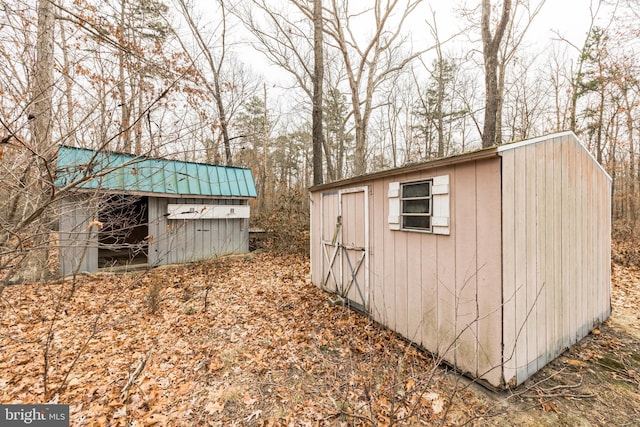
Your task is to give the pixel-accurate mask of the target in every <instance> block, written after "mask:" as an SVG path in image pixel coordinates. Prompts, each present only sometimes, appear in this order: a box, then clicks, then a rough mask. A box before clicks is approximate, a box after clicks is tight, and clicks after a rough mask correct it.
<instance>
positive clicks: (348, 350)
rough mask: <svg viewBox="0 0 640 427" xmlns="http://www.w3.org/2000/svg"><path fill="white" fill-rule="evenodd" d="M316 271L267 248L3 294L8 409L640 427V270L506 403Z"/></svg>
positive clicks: (331, 421) (127, 421) (336, 421)
mask: <svg viewBox="0 0 640 427" xmlns="http://www.w3.org/2000/svg"><path fill="white" fill-rule="evenodd" d="M308 271H309V266H308V260H307V259H305V258H302V257H278V256H274V255H270V254H266V253H262V254H252V255H247V256H239V257H229V258H223V259H218V260H214V261H210V262H206V263H197V264H191V265H186V266H180V267H167V268H158V269H154V270H151V271H148V272H138V273H127V274H99V275H94V276H91V277H87V276H85V277H81V278H78V280H77V281H76V282H75V285H74V283H73V282H72V281H66V282H64V283H52V284H47V285H43V284H39V285H21V286H12V287H10V288H7V289H6V290H5V291H4V293H3V295H2V300H1V301H0V304H1V305H0V310H1V311H0V313H1V317H0V402H2V403H42V402H58V403H67V404H70V405H71V425H73V426H81V425H89V426H93V425H111V426H148V425H158V426H164V425H168V426H169V425H174V426H206V425H224V426H226V425H243V426H244V425H247V426H254V425H255V426H262V425H287V426H289V425H291V426H298V425H301V426H305V425H309V426H315V425H364V426H368V425H381V426H383V425H391V424H394V425H462V424H465V423H466V424H468V425H487V424H488V425H520V426H524V425H532V426H533V425H536V426H537V425H545V424H546V425H568V426H571V425H624V424H625V423H627V424H628V425H637V424H640V410H639V409H638V408H640V394H639V393H640V374H639V372H640V358H639V357H638V354H640V333H638V329H637V328H638V317H637V316H638V313H639V310H638V308H639V307H640V289H639V287H640V284H639V281H640V274H639V273H638V271H637V270H635V269H634V268H633V267H622V266H619V265H616V266H615V268H614V298H613V308H614V314H613V316H612V318H611V319H610V320H609V321H608V322H606V323H605V325H603V326H602V327H601V328H600V329H599V330H597V331H595V333H594V334H591V335H589V336H588V337H587V338H586V339H585V340H583V341H582V342H581V343H580V344H579V345H577V346H575V347H574V348H572V349H571V350H570V351H568V352H567V353H565V354H564V355H562V356H561V357H559V358H558V359H557V360H555V361H554V362H553V363H551V364H550V365H548V366H547V367H546V368H545V369H543V370H542V371H541V372H539V373H538V374H536V376H534V377H533V378H532V379H531V380H530V381H528V382H527V383H526V384H525V385H524V386H522V387H519V388H518V389H516V390H513V391H509V392H501V393H496V392H490V391H488V390H485V389H484V388H482V387H480V386H478V385H476V384H473V383H472V382H470V381H469V380H467V379H465V378H463V377H460V376H458V375H456V374H455V373H453V372H450V371H449V370H448V369H447V368H446V367H442V366H440V367H439V366H437V365H436V364H435V363H434V361H433V360H432V358H431V357H430V356H429V355H427V354H425V353H424V352H421V351H419V350H417V349H415V348H413V347H412V346H410V345H409V344H408V343H406V342H405V341H403V340H402V339H400V338H398V337H397V336H396V335H395V334H394V333H393V332H391V331H389V330H386V329H384V328H381V327H379V326H378V325H376V324H374V323H372V322H370V321H369V320H368V319H367V318H366V317H364V316H362V315H360V314H358V313H356V312H353V311H351V310H349V309H347V308H345V307H341V306H335V305H332V304H331V302H330V299H329V295H328V294H326V293H324V292H322V291H320V290H318V289H316V288H315V287H314V286H312V285H311V284H310V283H309V281H308ZM45 371H46V373H47V374H46V376H45V375H44V372H45ZM45 378H46V381H45Z"/></svg>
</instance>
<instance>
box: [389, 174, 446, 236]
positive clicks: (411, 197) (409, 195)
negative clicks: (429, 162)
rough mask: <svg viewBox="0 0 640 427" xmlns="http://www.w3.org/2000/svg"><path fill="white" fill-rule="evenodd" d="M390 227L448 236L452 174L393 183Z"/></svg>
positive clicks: (390, 191)
mask: <svg viewBox="0 0 640 427" xmlns="http://www.w3.org/2000/svg"><path fill="white" fill-rule="evenodd" d="M387 197H388V199H389V216H388V219H387V222H388V224H389V229H391V230H401V231H420V232H425V233H433V234H444V235H449V233H450V232H451V229H450V226H449V175H439V176H434V177H432V178H429V179H422V180H419V181H407V182H398V181H395V182H390V183H389V192H388V194H387Z"/></svg>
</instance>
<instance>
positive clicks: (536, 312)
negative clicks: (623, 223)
mask: <svg viewBox="0 0 640 427" xmlns="http://www.w3.org/2000/svg"><path fill="white" fill-rule="evenodd" d="M501 155H502V165H503V166H502V172H503V174H502V181H503V184H502V196H503V200H502V206H503V223H502V227H503V233H502V236H503V242H502V245H503V272H504V276H503V277H504V279H503V281H504V292H505V294H504V298H505V305H504V308H503V310H504V342H505V368H504V378H505V381H506V382H507V383H509V384H510V385H516V384H520V383H522V382H523V381H524V380H525V379H526V378H528V377H529V376H530V375H531V374H533V373H534V372H535V371H537V370H538V369H540V368H541V367H542V366H544V365H545V364H546V363H548V362H549V361H551V360H552V359H553V358H555V357H557V356H558V355H559V354H561V353H562V352H563V351H564V350H565V349H567V348H568V347H569V346H571V345H573V344H574V343H576V342H577V341H578V340H580V339H581V338H583V337H584V336H585V335H586V334H588V333H589V331H590V330H591V328H593V326H595V325H596V324H598V323H600V322H602V321H604V320H605V319H606V318H607V317H608V316H609V314H610V279H611V278H610V258H611V257H610V237H609V236H610V219H609V218H610V216H609V215H610V195H611V192H610V181H609V178H608V177H607V176H606V175H605V174H604V173H603V172H602V170H601V169H600V167H599V166H598V165H597V164H596V163H595V162H594V161H593V159H592V158H590V156H589V155H588V153H587V152H586V151H585V149H584V148H583V147H582V146H581V144H580V142H579V141H578V140H577V139H576V138H575V136H573V135H570V134H565V135H563V136H558V137H556V138H553V139H552V140H549V141H546V142H544V143H535V144H530V145H525V146H521V147H518V148H514V149H507V150H505V151H503V152H502V153H501ZM509 295H513V296H514V297H513V298H510V297H509ZM514 343H515V344H514ZM511 354H513V356H512V357H511V358H510V357H509V356H510V355H511Z"/></svg>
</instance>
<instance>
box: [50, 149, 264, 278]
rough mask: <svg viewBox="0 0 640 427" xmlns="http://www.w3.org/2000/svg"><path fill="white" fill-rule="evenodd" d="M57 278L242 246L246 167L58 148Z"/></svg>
mask: <svg viewBox="0 0 640 427" xmlns="http://www.w3.org/2000/svg"><path fill="white" fill-rule="evenodd" d="M56 187H57V188H58V189H59V190H64V191H68V195H67V196H66V197H65V198H64V199H63V201H62V203H61V214H60V224H59V231H60V252H59V253H60V270H61V274H62V275H66V274H71V273H77V272H83V271H95V270H97V269H98V268H100V267H109V266H113V265H117V264H123V263H125V264H130V263H147V264H148V265H150V266H155V265H161V264H172V263H182V262H190V261H197V260H202V259H207V258H210V257H213V256H218V255H225V254H230V253H243V252H247V251H248V250H249V231H248V220H249V212H250V208H249V203H248V201H249V199H252V198H255V197H257V192H256V187H255V183H254V180H253V174H252V173H251V170H250V169H245V168H237V167H226V166H217V165H209V164H203V163H194V162H182V161H176V160H167V159H155V158H147V157H140V156H134V155H131V154H123V153H114V152H106V151H94V150H88V149H83V148H74V147H66V146H61V147H60V148H59V151H58V159H57V165H56Z"/></svg>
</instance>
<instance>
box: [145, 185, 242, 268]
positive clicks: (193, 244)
mask: <svg viewBox="0 0 640 427" xmlns="http://www.w3.org/2000/svg"><path fill="white" fill-rule="evenodd" d="M169 203H194V204H205V203H210V204H214V205H228V204H243V203H246V202H245V201H243V200H239V199H206V200H205V199H169V198H159V197H149V235H150V236H151V237H152V240H151V243H150V244H149V255H148V257H149V265H162V264H174V263H183V262H191V261H198V260H203V259H207V258H211V257H214V256H221V255H227V254H232V253H243V252H248V251H249V231H248V220H247V219H241V218H236V219H197V220H170V219H167V217H166V213H167V212H168V211H167V205H168V204H169Z"/></svg>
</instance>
